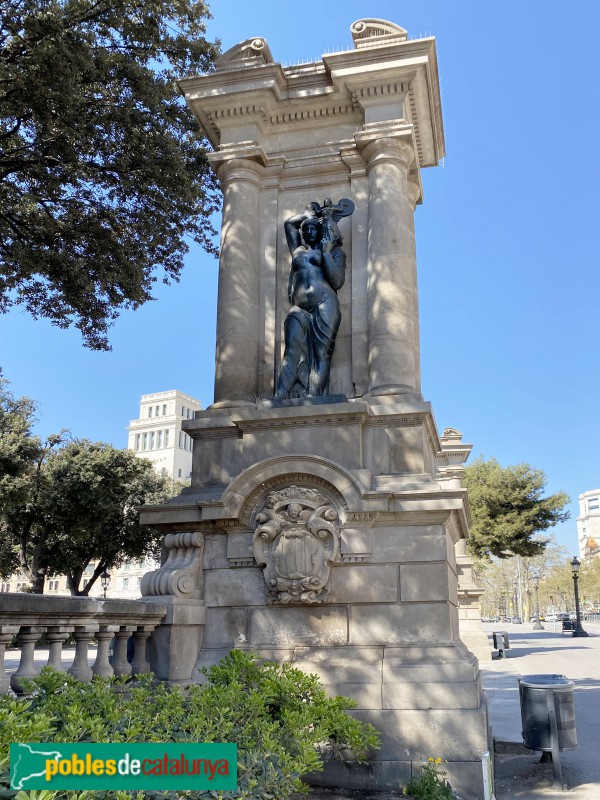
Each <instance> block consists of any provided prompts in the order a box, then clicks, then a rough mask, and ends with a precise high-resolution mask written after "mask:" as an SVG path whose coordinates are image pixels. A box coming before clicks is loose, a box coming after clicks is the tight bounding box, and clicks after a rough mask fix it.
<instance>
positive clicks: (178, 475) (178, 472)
mask: <svg viewBox="0 0 600 800" xmlns="http://www.w3.org/2000/svg"><path fill="white" fill-rule="evenodd" d="M177 477H178V478H181V470H180V469H178V470H177Z"/></svg>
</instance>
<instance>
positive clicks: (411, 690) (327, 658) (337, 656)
mask: <svg viewBox="0 0 600 800" xmlns="http://www.w3.org/2000/svg"><path fill="white" fill-rule="evenodd" d="M226 652H227V650H225V649H221V648H215V649H212V650H211V649H203V650H202V652H201V655H200V659H199V661H198V663H197V665H196V666H197V667H202V666H205V667H209V666H211V665H212V664H214V663H216V662H217V661H219V660H220V659H221V658H222V657H223V656H224V655H225V654H226ZM257 654H258V656H259V657H260V658H262V659H264V660H269V661H276V662H278V663H283V662H286V663H292V664H293V665H294V666H295V667H298V668H299V669H302V670H303V671H304V672H307V673H311V674H314V675H316V676H317V677H318V678H319V680H320V681H321V683H322V684H323V685H324V686H325V688H326V690H327V692H328V694H329V695H330V696H336V695H345V696H347V697H351V698H352V699H354V700H355V701H356V703H357V708H356V710H355V711H353V712H352V713H353V715H354V716H356V717H357V718H358V719H361V720H363V721H364V722H370V723H371V724H372V725H373V726H374V727H375V728H377V730H378V731H379V733H380V735H381V748H380V749H379V750H377V751H374V752H373V753H372V754H371V756H370V758H369V761H368V763H367V764H357V763H356V762H352V761H349V762H344V763H340V762H337V761H332V762H327V764H326V767H325V770H324V772H323V773H318V774H315V775H311V776H310V778H309V783H311V785H315V786H321V787H338V788H340V787H343V788H345V789H351V790H369V791H379V792H385V791H400V790H401V788H402V786H404V785H405V784H406V783H408V781H409V780H410V779H411V777H414V776H416V775H417V773H418V768H419V766H420V765H421V764H423V763H425V762H427V759H428V758H437V757H440V758H442V759H444V761H445V762H447V763H445V764H444V765H443V769H444V771H446V772H447V776H448V779H449V780H450V782H451V785H452V787H453V788H456V789H458V790H460V791H461V793H462V794H463V795H464V796H469V797H473V798H476V797H480V798H483V788H482V786H483V784H482V781H483V778H482V768H481V758H482V756H483V754H484V753H485V752H486V751H487V750H489V749H490V743H489V740H488V733H487V731H488V724H487V708H486V705H485V702H484V700H483V698H482V694H481V692H480V683H479V666H478V663H477V660H476V659H475V658H474V656H473V655H472V654H471V653H470V652H468V650H467V649H466V648H465V646H464V645H463V644H462V642H454V643H451V644H447V645H430V646H407V647H377V646H373V647H364V646H363V647H353V646H341V647H301V646H296V647H291V648H281V649H280V648H268V649H261V648H258V649H257Z"/></svg>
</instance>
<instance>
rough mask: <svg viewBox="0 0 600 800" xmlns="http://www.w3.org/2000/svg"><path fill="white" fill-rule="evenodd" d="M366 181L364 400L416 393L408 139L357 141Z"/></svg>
mask: <svg viewBox="0 0 600 800" xmlns="http://www.w3.org/2000/svg"><path fill="white" fill-rule="evenodd" d="M356 138H357V144H358V146H359V147H361V145H362V155H363V157H364V159H365V161H366V164H367V175H368V180H369V228H368V263H367V269H368V276H367V324H368V341H369V391H368V395H395V394H406V393H411V394H415V393H416V394H418V393H420V390H421V386H420V359H419V355H420V353H419V328H418V298H417V261H416V249H415V230H414V209H415V203H416V200H417V197H418V193H417V191H415V187H413V185H412V184H411V182H410V181H409V169H410V166H411V164H412V162H413V160H414V150H413V145H412V141H408V140H407V137H402V138H396V137H393V136H382V137H377V138H372V137H364V135H363V136H361V135H360V134H358V135H357V137H356Z"/></svg>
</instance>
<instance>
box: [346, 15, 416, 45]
mask: <svg viewBox="0 0 600 800" xmlns="http://www.w3.org/2000/svg"><path fill="white" fill-rule="evenodd" d="M350 33H351V34H352V39H353V40H354V46H355V47H356V48H357V49H361V48H363V47H384V46H385V45H388V44H397V43H398V42H405V41H406V40H407V39H408V31H407V30H405V29H404V28H401V27H400V25H396V24H395V23H394V22H388V21H387V20H385V19H357V20H356V22H353V23H352V25H350Z"/></svg>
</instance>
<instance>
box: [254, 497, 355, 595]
mask: <svg viewBox="0 0 600 800" xmlns="http://www.w3.org/2000/svg"><path fill="white" fill-rule="evenodd" d="M255 519H256V529H255V531H254V537H253V540H252V544H253V548H254V557H255V558H256V561H257V563H258V564H259V566H262V567H263V572H264V576H265V581H266V583H267V588H268V591H269V595H270V600H271V602H273V603H282V604H284V603H322V602H324V601H325V600H327V597H328V596H329V573H330V567H331V564H332V563H333V561H334V560H335V559H336V557H337V556H338V553H339V526H338V516H337V512H336V511H335V509H334V508H333V506H332V505H331V502H330V500H328V498H326V497H325V495H323V494H321V493H320V492H318V491H317V490H316V489H310V488H306V487H301V486H288V487H286V488H285V489H280V490H278V491H274V492H271V493H270V494H269V495H268V496H267V499H266V501H265V503H264V505H263V506H262V508H260V509H259V511H258V513H257V514H256V518H255Z"/></svg>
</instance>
